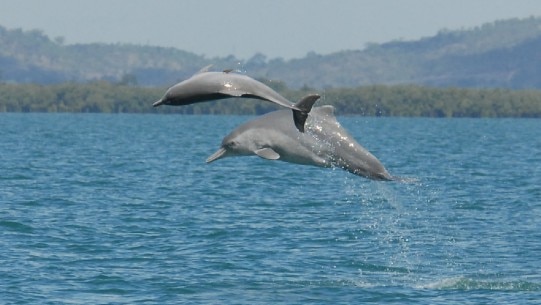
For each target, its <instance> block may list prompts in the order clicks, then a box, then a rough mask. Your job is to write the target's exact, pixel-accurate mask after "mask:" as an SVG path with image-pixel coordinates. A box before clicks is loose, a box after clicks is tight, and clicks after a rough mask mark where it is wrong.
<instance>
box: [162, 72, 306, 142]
mask: <svg viewBox="0 0 541 305" xmlns="http://www.w3.org/2000/svg"><path fill="white" fill-rule="evenodd" d="M209 67H210V66H208V67H205V68H203V69H202V70H201V71H199V72H198V73H197V74H195V75H194V76H192V77H191V78H189V79H187V80H184V81H182V82H180V83H178V84H176V85H174V86H173V87H171V88H169V89H167V91H166V92H165V95H164V96H163V97H162V98H161V99H159V100H158V101H156V102H155V103H154V104H152V106H154V107H157V106H160V105H173V106H181V105H188V104H194V103H199V102H204V101H210V100H219V99H225V98H232V97H242V98H255V99H260V100H265V101H269V102H273V103H276V104H278V105H280V106H283V107H287V108H290V109H292V110H293V121H294V122H295V126H296V127H297V129H298V130H299V131H300V132H304V123H305V121H306V118H307V116H308V113H309V112H310V110H311V106H310V108H302V106H303V105H300V106H299V105H294V104H293V103H291V102H290V101H289V100H287V99H286V98H285V97H283V96H281V95H280V94H278V93H277V92H276V91H274V90H272V89H271V88H270V87H269V86H267V85H265V84H263V83H261V82H259V81H257V80H255V79H253V78H251V77H248V76H246V75H242V74H237V73H232V72H231V70H226V71H223V72H208V71H207V70H208V68H209Z"/></svg>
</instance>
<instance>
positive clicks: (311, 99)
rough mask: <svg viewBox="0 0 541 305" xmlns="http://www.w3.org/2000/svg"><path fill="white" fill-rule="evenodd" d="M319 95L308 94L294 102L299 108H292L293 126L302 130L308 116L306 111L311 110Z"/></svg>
mask: <svg viewBox="0 0 541 305" xmlns="http://www.w3.org/2000/svg"><path fill="white" fill-rule="evenodd" d="M320 97H321V96H319V94H310V95H307V96H305V97H303V98H302V99H301V100H300V101H299V102H298V103H296V104H295V107H296V108H297V109H299V110H296V109H293V121H294V122H295V127H297V129H298V130H299V131H300V132H304V123H305V122H306V119H307V118H308V113H309V112H310V111H311V110H312V106H314V103H315V102H316V101H317V100H318V99H319V98H320Z"/></svg>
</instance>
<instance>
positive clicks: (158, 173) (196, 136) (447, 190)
mask: <svg viewBox="0 0 541 305" xmlns="http://www.w3.org/2000/svg"><path fill="white" fill-rule="evenodd" d="M248 119H249V118H248V117H241V116H173V115H93V114H1V115H0V153H1V154H0V232H1V233H0V262H1V263H0V303H2V304H183V303H189V304H276V303H284V304H313V303H320V304H355V303H363V302H377V303H385V302H387V303H399V304H403V303H411V304H483V303H486V304H495V303H500V304H508V303H514V304H528V303H530V304H534V303H538V302H539V301H540V300H541V136H540V135H539V130H541V121H540V120H528V119H522V120H514V119H419V118H417V119H404V118H364V117H342V118H339V120H340V121H341V122H342V123H343V125H344V127H345V128H346V129H348V130H349V131H350V132H351V134H352V135H354V136H355V138H356V139H357V140H358V141H359V143H361V144H362V145H364V146H365V147H366V148H368V149H369V150H370V151H372V152H373V153H374V154H375V155H376V156H377V157H378V158H379V159H380V160H381V161H382V163H383V164H385V166H386V167H387V169H388V170H389V171H390V172H391V173H392V174H394V175H398V176H406V177H415V178H417V179H418V182H417V183H411V184H403V183H395V182H373V181H369V180H366V179H363V178H360V177H357V176H354V175H352V174H349V173H347V172H345V171H342V170H332V169H321V168H315V167H309V166H301V165H295V164H289V163H284V162H271V161H266V160H262V159H259V158H257V157H242V158H228V159H224V160H219V161H217V162H215V163H212V164H205V159H206V157H208V156H209V155H210V154H212V153H213V152H214V151H215V150H216V149H217V148H218V146H219V144H220V142H221V139H222V137H223V136H224V135H226V134H227V133H229V131H230V130H232V129H233V128H234V127H235V126H237V125H238V124H240V123H242V122H244V121H246V120H248Z"/></svg>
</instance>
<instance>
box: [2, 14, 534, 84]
mask: <svg viewBox="0 0 541 305" xmlns="http://www.w3.org/2000/svg"><path fill="white" fill-rule="evenodd" d="M397 26H400V25H397ZM361 48H362V46H359V50H348V51H342V52H337V53H333V54H329V55H319V54H316V53H314V52H310V53H308V54H307V55H306V57H304V58H299V59H292V60H283V59H280V58H274V59H268V58H267V57H266V56H265V55H263V54H255V55H254V56H253V57H252V58H250V59H248V60H239V59H237V58H235V56H233V55H230V56H228V57H224V58H206V57H204V56H200V55H197V54H193V53H190V52H187V51H183V50H179V49H174V48H163V47H153V46H143V45H130V44H101V43H95V44H65V42H64V39H63V38H62V37H56V38H50V37H48V36H47V35H46V34H44V33H43V32H41V31H39V30H32V31H22V30H20V29H6V28H4V27H1V26H0V81H2V82H4V83H37V84H53V83H62V82H66V81H70V82H87V81H89V80H107V81H112V82H121V83H129V84H139V85H143V86H162V87H163V86H168V85H172V84H173V83H175V82H177V81H179V80H182V79H185V78H187V77H189V76H190V75H191V74H193V73H194V72H195V71H197V70H199V69H200V68H201V67H203V66H206V65H208V64H214V65H215V67H216V68H217V69H225V68H234V69H239V70H241V71H243V72H246V73H247V74H248V75H250V76H252V77H256V78H266V79H275V80H281V81H283V82H284V83H285V84H287V86H289V87H291V88H301V87H312V88H317V89H323V88H327V89H328V88H331V87H335V88H336V87H358V86H361V85H375V84H386V85H388V84H416V85H429V86H442V87H499V88H511V89H522V88H535V89H541V17H530V18H527V19H510V20H500V21H495V22H492V23H488V24H484V25H481V26H479V27H476V28H472V29H461V30H441V31H440V32H438V33H437V34H436V35H435V36H432V37H426V38H423V39H420V40H416V41H393V42H388V43H384V44H371V45H369V46H366V47H365V48H363V49H361Z"/></svg>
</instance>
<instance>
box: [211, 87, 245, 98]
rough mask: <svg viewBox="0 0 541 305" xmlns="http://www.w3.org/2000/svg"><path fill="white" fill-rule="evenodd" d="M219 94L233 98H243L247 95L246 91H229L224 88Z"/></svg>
mask: <svg viewBox="0 0 541 305" xmlns="http://www.w3.org/2000/svg"><path fill="white" fill-rule="evenodd" d="M218 93H221V94H224V95H229V96H233V97H241V96H244V95H247V93H246V91H241V90H235V89H228V88H224V89H222V90H220V91H219V92H218Z"/></svg>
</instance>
